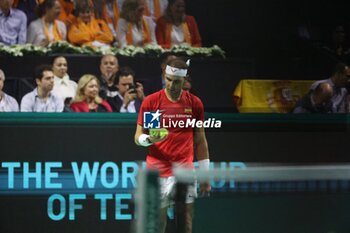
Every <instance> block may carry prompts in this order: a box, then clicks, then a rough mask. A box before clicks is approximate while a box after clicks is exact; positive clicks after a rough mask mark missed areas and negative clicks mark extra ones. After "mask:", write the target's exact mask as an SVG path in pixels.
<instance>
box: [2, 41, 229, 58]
mask: <svg viewBox="0 0 350 233" xmlns="http://www.w3.org/2000/svg"><path fill="white" fill-rule="evenodd" d="M168 52H171V53H175V54H177V55H179V56H189V57H218V58H225V52H224V51H223V50H222V49H221V48H220V47H219V46H217V45H214V46H213V47H210V48H209V47H201V48H194V47H191V46H189V45H186V44H183V45H176V46H174V47H172V48H171V49H163V48H162V47H160V46H158V45H146V46H144V47H135V46H126V47H124V48H121V49H120V48H115V47H111V48H109V47H101V48H93V47H89V46H84V47H77V46H73V45H71V44H69V43H68V42H66V41H59V42H54V43H51V44H49V45H48V47H47V48H43V47H40V46H36V45H32V44H25V45H12V46H6V45H4V44H1V43H0V55H4V56H14V57H22V56H27V55H35V56H45V55H52V54H84V55H103V54H115V55H121V56H126V57H140V56H141V57H160V56H161V55H162V54H163V53H168Z"/></svg>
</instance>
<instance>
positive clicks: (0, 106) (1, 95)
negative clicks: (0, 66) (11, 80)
mask: <svg viewBox="0 0 350 233" xmlns="http://www.w3.org/2000/svg"><path fill="white" fill-rule="evenodd" d="M4 82H5V74H4V72H3V71H2V70H0V112H18V111H19V107H18V103H17V101H16V100H15V98H13V97H11V96H9V95H7V94H6V93H5V92H3V91H2V89H3V88H4Z"/></svg>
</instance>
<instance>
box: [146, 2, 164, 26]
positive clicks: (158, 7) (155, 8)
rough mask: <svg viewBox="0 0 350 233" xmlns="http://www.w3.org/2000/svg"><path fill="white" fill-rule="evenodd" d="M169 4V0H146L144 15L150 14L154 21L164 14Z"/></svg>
mask: <svg viewBox="0 0 350 233" xmlns="http://www.w3.org/2000/svg"><path fill="white" fill-rule="evenodd" d="M167 6H168V0H146V1H145V12H144V15H146V16H150V17H151V18H152V19H153V20H154V21H157V19H159V18H160V17H161V16H162V15H164V12H165V9H166V8H167Z"/></svg>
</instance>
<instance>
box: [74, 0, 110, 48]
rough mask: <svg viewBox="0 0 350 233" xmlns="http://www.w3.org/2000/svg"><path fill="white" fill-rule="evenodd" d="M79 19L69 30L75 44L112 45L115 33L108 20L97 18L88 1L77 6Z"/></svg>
mask: <svg viewBox="0 0 350 233" xmlns="http://www.w3.org/2000/svg"><path fill="white" fill-rule="evenodd" d="M75 10H76V16H77V20H76V22H75V23H73V24H72V25H71V26H70V28H69V31H68V39H69V41H70V42H71V43H72V44H74V45H79V46H91V47H110V45H111V44H112V42H113V35H112V32H111V30H110V29H109V27H108V25H107V24H106V22H105V21H104V20H102V19H95V18H94V17H93V16H92V14H91V12H90V6H89V4H88V3H87V2H81V3H79V4H78V5H77V6H76V9H75Z"/></svg>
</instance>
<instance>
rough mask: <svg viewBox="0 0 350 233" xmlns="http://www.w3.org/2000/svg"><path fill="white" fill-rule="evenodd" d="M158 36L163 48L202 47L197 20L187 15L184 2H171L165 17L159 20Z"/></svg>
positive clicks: (175, 0)
mask: <svg viewBox="0 0 350 233" xmlns="http://www.w3.org/2000/svg"><path fill="white" fill-rule="evenodd" d="M156 36H157V42H158V44H159V45H160V46H162V47H163V48H170V47H172V46H173V45H179V44H183V43H186V44H189V45H191V46H193V47H202V39H201V36H200V34H199V30H198V26H197V23H196V20H195V19H194V17H193V16H189V15H186V14H185V1H184V0H169V4H168V7H167V9H166V11H165V14H164V16H162V17H160V18H159V19H158V20H157V26H156Z"/></svg>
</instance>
